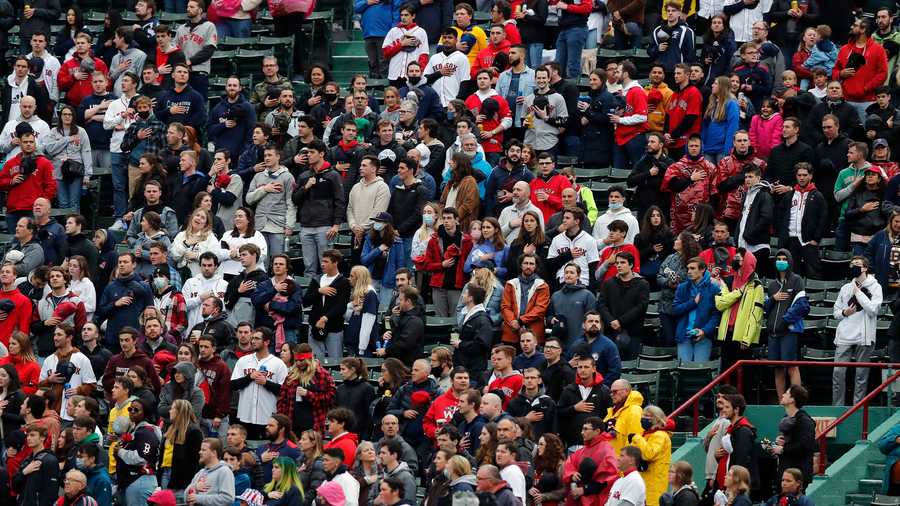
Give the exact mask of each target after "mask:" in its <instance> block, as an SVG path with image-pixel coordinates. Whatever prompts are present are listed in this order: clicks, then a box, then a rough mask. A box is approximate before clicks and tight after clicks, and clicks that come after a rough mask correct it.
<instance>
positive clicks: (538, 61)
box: [528, 42, 544, 69]
mask: <svg viewBox="0 0 900 506" xmlns="http://www.w3.org/2000/svg"><path fill="white" fill-rule="evenodd" d="M543 63H544V43H543V42H534V43H531V44H528V66H529V67H531V68H533V69H536V68H538V67H540V66H541V65H542V64H543Z"/></svg>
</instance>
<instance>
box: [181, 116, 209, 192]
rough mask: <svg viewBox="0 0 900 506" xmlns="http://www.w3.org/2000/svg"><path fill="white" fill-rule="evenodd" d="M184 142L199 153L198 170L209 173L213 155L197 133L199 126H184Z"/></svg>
mask: <svg viewBox="0 0 900 506" xmlns="http://www.w3.org/2000/svg"><path fill="white" fill-rule="evenodd" d="M184 143H185V145H187V147H188V149H190V150H191V151H193V152H194V153H197V172H202V173H204V174H209V169H210V167H212V162H213V157H212V155H211V154H210V153H209V151H208V150H207V149H205V148H204V147H203V145H201V144H200V136H199V134H198V133H197V128H196V127H194V126H193V125H185V126H184ZM195 207H196V206H195Z"/></svg>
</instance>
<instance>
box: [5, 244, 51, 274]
mask: <svg viewBox="0 0 900 506" xmlns="http://www.w3.org/2000/svg"><path fill="white" fill-rule="evenodd" d="M9 249H10V251H12V250H16V251H21V252H22V254H23V255H24V256H23V258H22V260H19V261H18V262H16V263H15V268H16V277H19V278H21V277H22V276H27V275H28V273H29V272H31V271H33V270H34V269H35V268H36V267H38V266H39V265H41V264H43V263H44V248H42V247H41V245H40V243H38V242H37V238H34V239H32V240H31V241H28V242H27V243H25V245H24V246H23V245H20V244H19V241H18V239H14V240H13V242H12V243H10V245H9ZM7 254H8V252H7Z"/></svg>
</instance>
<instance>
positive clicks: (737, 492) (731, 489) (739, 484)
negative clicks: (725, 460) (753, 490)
mask: <svg viewBox="0 0 900 506" xmlns="http://www.w3.org/2000/svg"><path fill="white" fill-rule="evenodd" d="M713 501H714V502H715V504H716V506H720V505H721V506H752V505H753V501H751V500H750V471H748V470H747V468H746V467H744V466H731V468H730V469H728V472H727V473H726V474H725V490H719V491H717V492H716V495H715V498H714V499H713Z"/></svg>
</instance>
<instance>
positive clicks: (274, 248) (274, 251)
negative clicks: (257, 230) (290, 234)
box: [262, 232, 284, 259]
mask: <svg viewBox="0 0 900 506" xmlns="http://www.w3.org/2000/svg"><path fill="white" fill-rule="evenodd" d="M262 235H263V237H265V238H266V247H267V248H269V251H268V252H266V256H267V257H268V258H269V259H271V258H272V257H273V256H275V255H279V254H281V253H284V234H276V233H274V232H263V233H262Z"/></svg>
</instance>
